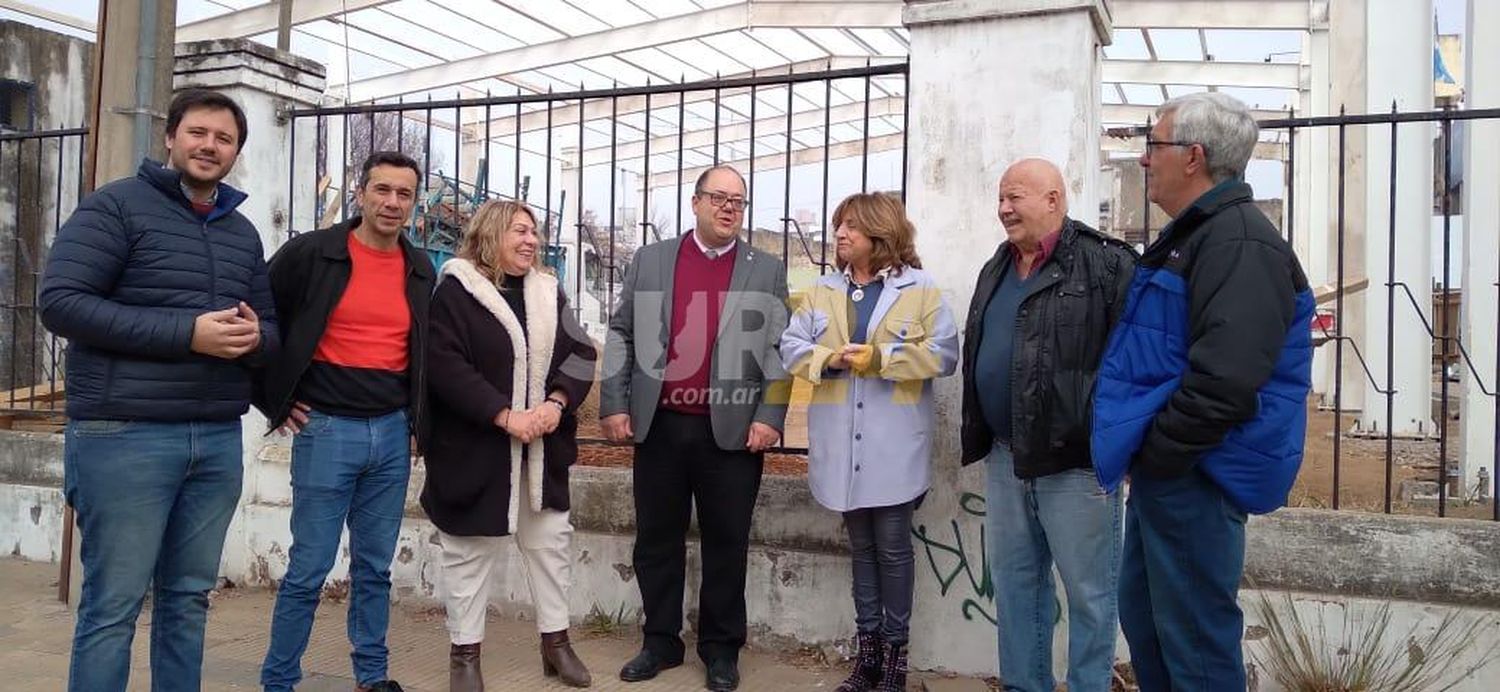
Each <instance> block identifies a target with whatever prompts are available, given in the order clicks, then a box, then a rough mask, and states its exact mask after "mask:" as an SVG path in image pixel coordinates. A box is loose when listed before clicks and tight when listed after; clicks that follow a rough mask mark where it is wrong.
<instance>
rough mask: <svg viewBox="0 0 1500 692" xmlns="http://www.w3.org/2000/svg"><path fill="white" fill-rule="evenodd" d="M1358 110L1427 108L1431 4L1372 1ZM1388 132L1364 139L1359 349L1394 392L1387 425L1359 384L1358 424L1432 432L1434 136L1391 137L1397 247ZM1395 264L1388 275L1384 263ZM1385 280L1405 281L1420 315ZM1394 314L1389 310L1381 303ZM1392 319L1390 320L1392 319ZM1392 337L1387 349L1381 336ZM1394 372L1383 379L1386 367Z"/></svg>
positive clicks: (1380, 401)
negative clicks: (1429, 324) (1364, 285)
mask: <svg viewBox="0 0 1500 692" xmlns="http://www.w3.org/2000/svg"><path fill="white" fill-rule="evenodd" d="M1368 9H1369V12H1368V14H1367V24H1366V28H1367V36H1366V40H1367V41H1368V61H1367V63H1366V66H1365V69H1366V70H1367V74H1368V75H1369V78H1368V80H1367V83H1366V98H1365V103H1364V106H1365V112H1367V113H1388V112H1390V110H1391V104H1392V103H1393V102H1394V103H1395V105H1396V107H1397V108H1398V109H1399V110H1401V111H1426V110H1432V106H1433V96H1432V42H1433V37H1432V33H1433V32H1432V0H1400V1H1399V2H1380V3H1370V6H1369V8H1368ZM1391 136H1392V135H1391V128H1390V127H1389V126H1371V127H1369V128H1367V130H1366V133H1365V140H1366V142H1367V149H1366V151H1365V165H1366V168H1365V189H1364V191H1363V192H1364V198H1365V218H1366V219H1368V224H1367V226H1366V228H1365V236H1364V250H1365V261H1366V263H1367V264H1366V268H1367V271H1368V276H1369V278H1370V287H1369V288H1368V289H1367V290H1366V291H1365V295H1366V299H1365V306H1364V307H1365V340H1364V341H1363V342H1362V343H1361V344H1360V349H1361V350H1362V351H1364V353H1365V358H1366V359H1367V360H1368V361H1369V363H1370V369H1371V370H1372V371H1373V372H1374V373H1375V377H1376V381H1377V382H1378V383H1379V384H1380V385H1381V386H1382V388H1385V389H1389V388H1392V387H1394V389H1395V396H1394V397H1393V402H1392V406H1391V414H1390V419H1389V420H1387V418H1386V403H1385V401H1386V397H1385V396H1384V395H1383V394H1380V393H1378V392H1377V391H1376V389H1375V386H1374V385H1372V384H1370V383H1369V382H1368V381H1366V382H1365V385H1364V386H1365V407H1364V411H1363V412H1362V414H1361V416H1360V425H1361V427H1362V428H1365V429H1367V430H1378V431H1381V432H1384V431H1386V430H1391V431H1394V432H1395V433H1396V434H1398V435H1415V434H1431V433H1433V432H1434V430H1435V429H1434V428H1433V421H1432V413H1431V406H1432V340H1431V337H1430V336H1429V335H1428V333H1427V330H1426V328H1425V327H1423V324H1422V315H1425V314H1429V313H1430V312H1431V306H1432V279H1431V272H1432V268H1431V259H1430V253H1431V244H1430V243H1429V242H1428V238H1427V236H1426V233H1425V231H1426V230H1427V229H1428V228H1429V223H1430V221H1431V219H1432V138H1433V127H1432V125H1431V124H1430V123H1405V124H1402V125H1400V126H1399V128H1398V129H1397V131H1396V135H1395V136H1396V150H1395V156H1396V164H1397V166H1396V170H1395V171H1394V174H1395V178H1396V193H1395V194H1396V214H1395V220H1394V223H1395V229H1396V233H1395V236H1396V237H1395V245H1394V246H1393V245H1392V244H1391V239H1390V233H1389V230H1390V224H1391V222H1392V221H1391V214H1390V201H1391V190H1390V180H1391V175H1392V170H1391V155H1392V153H1391ZM1391 258H1394V273H1392V271H1391V265H1390V264H1388V260H1389V259H1391ZM1390 281H1396V282H1403V283H1405V284H1406V285H1407V286H1408V287H1409V288H1410V290H1411V294H1412V297H1414V298H1415V301H1416V304H1417V305H1418V306H1420V308H1421V311H1422V312H1421V314H1419V313H1418V312H1417V310H1415V309H1413V307H1412V300H1411V299H1409V298H1408V297H1407V295H1406V293H1405V292H1404V291H1403V290H1402V289H1401V288H1400V287H1397V288H1396V291H1395V294H1394V295H1393V296H1392V295H1391V294H1390V293H1389V292H1388V291H1387V289H1386V284H1387V283H1388V282H1390ZM1391 305H1394V312H1393V313H1388V311H1387V308H1388V306H1391ZM1392 314H1393V315H1394V319H1391V315H1392ZM1392 335H1393V336H1394V339H1395V341H1394V348H1392V347H1391V346H1390V345H1388V344H1387V337H1388V336H1392ZM1388 360H1389V362H1390V371H1391V373H1392V375H1391V378H1392V379H1390V380H1387V376H1386V372H1387V362H1388Z"/></svg>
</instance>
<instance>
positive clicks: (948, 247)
mask: <svg viewBox="0 0 1500 692" xmlns="http://www.w3.org/2000/svg"><path fill="white" fill-rule="evenodd" d="M1020 4H1021V3H1015V2H1007V1H1005V0H938V1H935V2H908V3H907V5H906V9H905V13H904V17H903V18H904V21H905V23H906V25H907V27H908V28H909V29H910V31H911V74H910V86H909V89H910V94H911V95H910V101H911V116H910V117H911V123H912V127H911V130H910V131H909V132H908V135H907V136H908V151H909V152H910V155H909V158H908V161H909V162H910V163H909V166H910V167H909V169H908V170H907V185H908V196H907V204H908V206H909V209H908V213H909V214H910V216H911V218H913V219H915V220H916V223H917V225H918V227H919V228H920V229H925V232H919V233H918V234H917V250H918V253H919V254H920V255H921V257H922V263H923V266H924V267H926V268H927V270H928V271H929V272H931V273H932V274H933V275H934V276H935V277H937V280H938V283H939V285H940V286H941V288H942V290H943V295H944V298H945V299H946V300H947V301H948V304H949V305H950V306H951V307H952V309H953V310H954V313H955V315H956V316H957V317H958V319H963V315H964V314H966V312H967V310H968V307H969V305H968V304H969V299H970V294H971V292H972V291H973V290H974V275H975V273H976V272H977V271H978V270H979V267H980V265H981V264H983V262H984V260H985V259H986V258H988V257H989V256H990V254H991V252H992V250H993V249H994V248H995V247H996V246H997V245H999V243H1000V242H1001V241H1002V240H1003V239H1004V237H1005V236H1004V231H1003V230H1002V229H1001V227H1000V223H999V221H997V220H996V218H995V197H996V185H997V184H998V182H999V179H1000V175H1001V173H1003V172H1004V170H1005V168H1006V167H1007V166H1008V165H1009V164H1010V163H1012V162H1014V161H1016V160H1017V159H1020V158H1023V157H1027V156H1041V157H1045V158H1047V159H1050V160H1052V161H1054V162H1055V163H1057V164H1058V165H1059V167H1060V168H1062V170H1063V173H1064V176H1065V179H1066V180H1067V183H1068V196H1069V206H1070V208H1071V209H1072V210H1073V214H1074V216H1076V217H1078V218H1080V219H1083V220H1085V221H1090V222H1092V221H1093V220H1095V217H1096V215H1097V213H1098V212H1097V210H1098V208H1099V207H1098V198H1097V196H1096V195H1097V192H1096V190H1095V186H1096V184H1097V179H1098V177H1099V176H1098V170H1099V117H1100V105H1099V83H1100V55H1101V51H1100V45H1101V44H1103V43H1107V42H1108V41H1109V38H1110V30H1111V23H1110V22H1111V20H1110V5H1111V3H1110V2H1108V1H1107V0H1093V1H1091V2H1079V1H1078V0H1036V1H1033V2H1027V3H1024V4H1025V8H1024V10H1023V9H1020V8H1018V7H1017V6H1018V5H1020ZM1037 56H1046V59H1045V60H1038V59H1037ZM984 84H1004V85H1005V88H1004V89H989V88H974V85H984ZM935 390H936V396H937V411H938V414H937V415H938V422H937V427H936V430H937V431H939V432H938V433H937V437H936V438H935V439H934V445H933V470H934V477H933V488H932V492H930V493H928V495H927V500H926V502H925V504H924V505H923V507H922V510H921V511H920V512H919V513H918V515H917V518H916V522H915V526H914V530H915V531H916V532H917V534H918V536H919V538H918V541H917V572H918V574H917V602H918V603H920V604H923V605H922V607H919V608H917V609H916V611H915V613H914V614H913V621H912V630H913V632H912V659H913V665H914V666H915V667H918V668H921V667H924V666H925V665H927V663H928V662H931V661H936V660H941V661H942V662H943V667H945V668H948V669H950V670H954V671H956V672H961V673H977V674H993V673H994V672H995V666H996V660H995V645H994V642H995V639H994V637H995V626H994V624H993V620H992V618H993V617H994V613H995V610H994V590H993V586H992V584H991V582H990V578H989V575H988V573H987V568H986V567H987V565H988V559H987V558H986V557H985V555H984V539H983V536H984V534H983V531H982V524H983V518H982V517H983V512H984V498H983V495H984V487H985V483H984V478H985V476H984V468H983V465H982V464H976V465H973V466H970V467H968V468H964V469H962V470H960V469H959V464H958V457H959V440H958V429H959V414H960V400H961V386H960V383H959V380H958V378H956V377H950V378H944V379H940V380H938V381H937V382H936V384H935ZM1057 632H1058V633H1060V634H1062V635H1064V636H1061V637H1059V638H1057V639H1056V641H1057V642H1058V646H1057V647H1056V652H1057V656H1056V658H1057V664H1058V668H1059V670H1063V666H1064V665H1065V662H1064V661H1063V658H1064V657H1065V652H1066V651H1067V646H1066V644H1065V643H1063V642H1065V640H1066V636H1065V634H1066V626H1059V628H1058V630H1057Z"/></svg>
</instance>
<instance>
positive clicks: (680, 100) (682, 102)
mask: <svg viewBox="0 0 1500 692" xmlns="http://www.w3.org/2000/svg"><path fill="white" fill-rule="evenodd" d="M681 81H682V83H684V84H685V83H687V75H683V76H682V77H681ZM685 115H687V92H686V91H681V92H678V93H677V212H676V213H675V214H673V217H674V218H676V220H677V235H678V236H681V235H682V144H683V141H682V133H683V130H685V129H687V125H686V123H684V122H683V120H682V118H683V117H684V116H685ZM694 192H695V194H696V190H695V191H694Z"/></svg>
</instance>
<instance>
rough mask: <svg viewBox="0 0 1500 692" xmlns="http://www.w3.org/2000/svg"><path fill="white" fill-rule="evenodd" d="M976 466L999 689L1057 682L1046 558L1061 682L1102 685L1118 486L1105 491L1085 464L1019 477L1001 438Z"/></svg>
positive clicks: (1043, 687) (1115, 560)
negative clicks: (1061, 603) (1064, 617)
mask: <svg viewBox="0 0 1500 692" xmlns="http://www.w3.org/2000/svg"><path fill="white" fill-rule="evenodd" d="M985 465H986V467H987V468H986V472H987V474H988V476H989V491H988V497H987V498H986V499H985V522H984V524H985V531H986V532H988V534H989V537H988V546H987V550H988V551H989V562H990V574H991V577H992V578H993V579H994V582H995V616H996V621H997V626H996V629H997V630H998V631H999V637H998V639H999V646H1000V653H999V658H1000V679H1001V681H1002V683H1003V684H1004V689H1006V690H1012V691H1015V692H1052V690H1053V689H1055V688H1056V687H1057V684H1056V680H1055V678H1054V677H1053V675H1052V630H1053V628H1054V627H1055V626H1056V623H1057V621H1058V603H1057V587H1056V586H1054V583H1053V581H1052V567H1053V564H1054V563H1055V564H1056V566H1057V573H1058V575H1059V576H1061V577H1062V583H1063V590H1064V591H1066V593H1067V597H1068V689H1069V690H1071V691H1073V692H1107V691H1108V690H1109V684H1110V677H1111V674H1112V672H1113V670H1114V660H1115V631H1116V630H1115V614H1116V612H1117V610H1116V608H1117V605H1118V602H1117V601H1116V593H1117V592H1116V583H1117V580H1118V577H1119V574H1120V494H1119V493H1118V492H1113V493H1106V492H1104V490H1103V489H1102V488H1100V487H1099V481H1098V480H1097V479H1096V478H1095V477H1094V472H1093V470H1092V469H1070V470H1067V471H1063V472H1060V473H1055V474H1052V475H1050V476H1042V477H1041V478H1034V479H1030V480H1021V479H1020V478H1017V477H1016V474H1015V460H1014V459H1013V458H1012V457H1011V453H1010V449H1009V448H1008V447H1006V446H1004V445H1001V444H997V445H995V448H994V449H992V450H991V451H990V455H989V457H988V458H987V459H986V463H985Z"/></svg>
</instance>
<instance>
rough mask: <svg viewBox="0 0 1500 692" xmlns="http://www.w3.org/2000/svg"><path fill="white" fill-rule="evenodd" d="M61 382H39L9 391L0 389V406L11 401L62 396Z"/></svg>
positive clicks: (42, 399)
mask: <svg viewBox="0 0 1500 692" xmlns="http://www.w3.org/2000/svg"><path fill="white" fill-rule="evenodd" d="M63 394H64V392H63V383H61V382H58V383H57V384H55V385H53V384H39V385H35V386H32V387H20V388H17V389H12V390H9V391H0V406H3V405H7V404H9V403H11V402H12V401H14V402H16V403H22V402H28V401H53V400H56V399H61V398H63Z"/></svg>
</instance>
